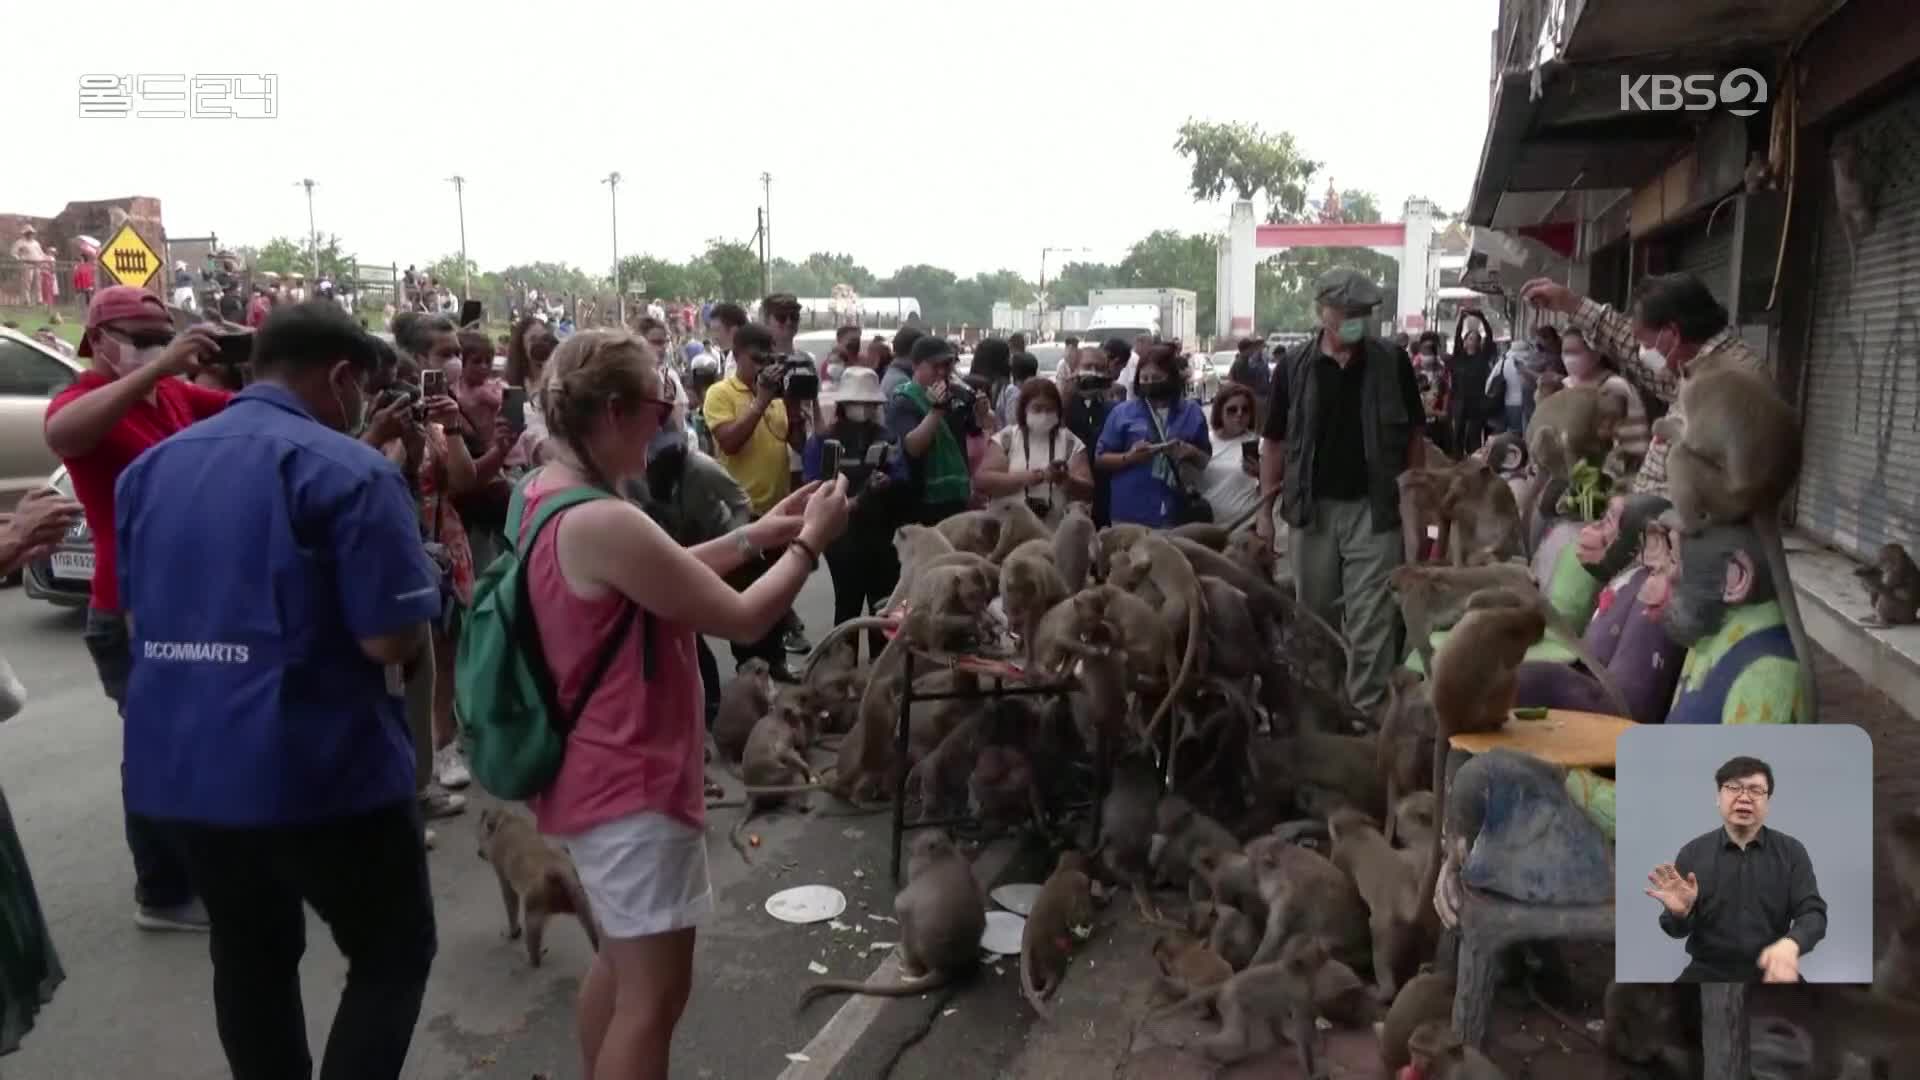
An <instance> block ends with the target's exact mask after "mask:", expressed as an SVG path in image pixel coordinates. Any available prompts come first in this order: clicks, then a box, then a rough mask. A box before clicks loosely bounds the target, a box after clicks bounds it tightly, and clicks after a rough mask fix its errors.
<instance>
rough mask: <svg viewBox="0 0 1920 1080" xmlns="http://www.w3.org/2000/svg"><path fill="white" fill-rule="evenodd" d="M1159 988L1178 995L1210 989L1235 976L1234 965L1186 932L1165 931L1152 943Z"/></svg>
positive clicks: (1180, 996) (1183, 995) (1184, 995)
mask: <svg viewBox="0 0 1920 1080" xmlns="http://www.w3.org/2000/svg"><path fill="white" fill-rule="evenodd" d="M1153 963H1154V966H1155V967H1157V968H1159V969H1160V974H1159V976H1158V978H1157V979H1156V980H1155V981H1156V982H1157V984H1158V985H1159V987H1160V989H1161V990H1163V991H1165V992H1167V993H1169V994H1171V995H1173V996H1175V997H1178V998H1186V997H1188V996H1189V995H1192V994H1195V993H1200V992H1202V991H1206V990H1211V989H1213V988H1215V987H1217V986H1219V985H1220V984H1222V983H1224V982H1226V981H1227V980H1228V979H1231V978H1233V971H1234V969H1233V967H1232V966H1231V965H1229V964H1228V963H1227V961H1226V960H1225V959H1224V958H1223V957H1221V956H1220V955H1219V954H1217V953H1216V952H1214V951H1213V949H1212V948H1210V947H1208V945H1207V943H1206V942H1205V941H1202V940H1200V939H1199V938H1196V937H1194V936H1192V935H1191V934H1188V933H1185V932H1183V931H1179V930H1175V931H1171V932H1169V933H1166V934H1162V935H1161V936H1160V937H1159V938H1158V939H1156V940H1155V941H1154V943H1153Z"/></svg>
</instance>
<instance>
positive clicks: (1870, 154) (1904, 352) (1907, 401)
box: [1794, 85, 1920, 558]
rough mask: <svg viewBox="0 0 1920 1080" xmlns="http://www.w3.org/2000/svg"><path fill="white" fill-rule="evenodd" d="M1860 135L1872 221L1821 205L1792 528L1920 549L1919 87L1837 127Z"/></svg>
mask: <svg viewBox="0 0 1920 1080" xmlns="http://www.w3.org/2000/svg"><path fill="white" fill-rule="evenodd" d="M1834 134H1835V136H1836V137H1846V138H1852V139H1855V140H1858V146H1859V147H1860V157H1861V159H1862V160H1863V161H1864V162H1865V163H1866V171H1867V172H1868V173H1869V174H1870V176H1871V177H1872V179H1873V181H1874V185H1875V188H1876V190H1875V192H1874V197H1873V200H1872V201H1873V208H1874V215H1873V218H1874V220H1873V225H1872V228H1871V230H1870V231H1869V232H1868V233H1867V234H1866V236H1864V237H1862V238H1861V239H1860V241H1859V243H1858V245H1857V248H1858V250H1857V251H1856V250H1855V249H1854V246H1853V245H1849V243H1848V240H1847V236H1846V232H1845V230H1844V229H1843V228H1842V227H1841V224H1840V219H1839V216H1838V213H1837V212H1836V210H1835V208H1834V207H1833V205H1832V200H1831V198H1829V199H1828V200H1827V205H1826V206H1825V207H1824V208H1823V209H1822V211H1821V219H1820V224H1819V228H1820V238H1819V253H1818V256H1817V259H1818V262H1817V272H1816V274H1815V277H1814V284H1813V288H1814V313H1813V322H1812V334H1811V341H1810V343H1809V348H1808V353H1807V372H1806V393H1805V405H1804V409H1803V416H1804V424H1805V432H1806V460H1805V465H1804V467H1803V468H1802V470H1801V474H1800V486H1799V490H1798V493H1797V495H1796V498H1795V503H1794V509H1795V522H1794V523H1795V525H1796V526H1797V527H1798V528H1800V529H1802V530H1804V531H1805V532H1807V533H1808V534H1810V535H1812V536H1814V537H1816V538H1817V539H1819V540H1821V541H1823V542H1826V543H1828V544H1831V545H1833V546H1834V547H1836V548H1838V549H1840V550H1841V551H1844V552H1847V553H1849V554H1852V555H1854V556H1855V557H1857V558H1869V557H1871V555H1872V553H1873V552H1874V551H1875V550H1876V549H1877V548H1878V547H1879V546H1880V545H1881V544H1884V543H1887V542H1889V541H1891V542H1895V543H1899V544H1902V545H1904V546H1905V547H1906V548H1907V549H1908V550H1909V551H1913V552H1916V553H1920V85H1916V86H1915V87H1913V88H1912V89H1909V90H1906V91H1904V92H1902V93H1901V94H1900V95H1899V96H1898V97H1897V98H1896V99H1895V100H1893V101H1891V102H1888V103H1887V104H1886V105H1883V106H1882V107H1880V108H1878V109H1875V110H1873V111H1871V112H1869V113H1867V114H1866V115H1864V116H1863V117H1861V118H1860V119H1859V120H1857V121H1855V122H1853V123H1850V124H1847V125H1845V126H1843V127H1841V128H1839V129H1838V130H1836V131H1835V132H1834Z"/></svg>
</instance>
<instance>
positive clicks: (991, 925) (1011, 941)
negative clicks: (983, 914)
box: [980, 911, 1027, 956]
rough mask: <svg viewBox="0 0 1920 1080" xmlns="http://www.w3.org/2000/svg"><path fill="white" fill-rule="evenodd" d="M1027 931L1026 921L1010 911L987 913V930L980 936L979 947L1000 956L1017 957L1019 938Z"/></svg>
mask: <svg viewBox="0 0 1920 1080" xmlns="http://www.w3.org/2000/svg"><path fill="white" fill-rule="evenodd" d="M1026 931H1027V920H1026V919H1024V918H1022V917H1021V916H1019V915H1015V914H1014V913H1013V912H1011V911H989V912H987V930H986V933H984V934H981V935H980V947H981V948H983V949H985V950H987V951H988V952H992V953H999V954H1000V955H1001V956H1019V955H1020V938H1021V936H1022V935H1023V934H1025V933H1026Z"/></svg>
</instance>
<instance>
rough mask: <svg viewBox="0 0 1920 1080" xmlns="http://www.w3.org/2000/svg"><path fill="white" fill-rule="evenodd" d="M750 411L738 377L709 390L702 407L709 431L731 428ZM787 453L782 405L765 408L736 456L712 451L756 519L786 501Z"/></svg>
mask: <svg viewBox="0 0 1920 1080" xmlns="http://www.w3.org/2000/svg"><path fill="white" fill-rule="evenodd" d="M752 409H753V391H752V390H751V389H749V388H748V387H747V384H746V383H743V382H741V381H740V376H738V375H729V376H727V377H726V378H725V379H722V380H721V381H719V382H717V383H714V384H713V385H712V386H710V387H708V388H707V399H706V401H705V403H704V404H702V405H701V412H702V414H703V415H704V416H705V417H706V420H707V430H708V431H714V430H716V429H718V428H719V427H720V425H722V424H730V423H732V422H733V421H735V420H737V419H739V418H740V417H742V416H745V415H746V414H747V413H748V412H750V411H751V410H752ZM787 449H788V447H787V406H786V404H785V403H784V402H781V401H775V402H774V403H773V404H771V405H769V406H767V411H766V412H765V413H764V414H762V415H761V417H760V423H758V424H756V425H755V426H754V429H753V434H752V435H749V436H748V437H747V444H746V445H745V446H743V447H741V448H740V452H739V453H737V454H729V453H727V452H726V451H724V450H722V449H720V447H719V445H718V444H717V443H716V444H715V446H714V448H713V450H714V456H715V457H717V458H719V459H720V464H721V465H723V466H725V467H726V470H727V472H728V474H729V475H731V476H732V477H733V478H734V479H735V480H737V481H739V482H740V486H741V488H743V489H744V490H745V491H746V493H747V501H748V502H749V503H751V504H752V506H753V512H754V514H755V515H756V516H758V515H760V514H764V513H766V512H767V511H769V510H771V509H773V508H774V505H775V504H776V503H778V502H779V501H780V500H781V499H784V498H786V497H787V492H788V489H789V488H790V486H791V483H792V474H791V469H790V465H789V462H788V460H787Z"/></svg>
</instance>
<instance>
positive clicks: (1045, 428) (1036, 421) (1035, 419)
mask: <svg viewBox="0 0 1920 1080" xmlns="http://www.w3.org/2000/svg"><path fill="white" fill-rule="evenodd" d="M1059 423H1060V414H1059V413H1053V412H1030V413H1028V414H1027V430H1028V431H1031V432H1033V433H1034V434H1036V435H1046V434H1050V433H1051V432H1052V431H1053V429H1054V428H1055V427H1056V426H1057V425H1058V424H1059Z"/></svg>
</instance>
